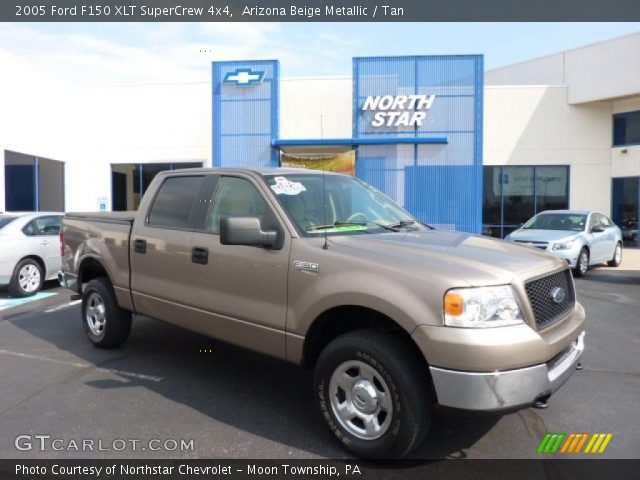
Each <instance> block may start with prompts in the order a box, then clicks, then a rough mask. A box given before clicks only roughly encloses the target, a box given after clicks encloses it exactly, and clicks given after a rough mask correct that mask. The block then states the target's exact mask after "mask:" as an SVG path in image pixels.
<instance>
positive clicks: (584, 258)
mask: <svg viewBox="0 0 640 480" xmlns="http://www.w3.org/2000/svg"><path fill="white" fill-rule="evenodd" d="M588 270H589V250H587V248H586V247H582V250H580V254H578V261H577V262H576V266H575V267H574V269H573V273H574V275H575V276H576V277H584V276H585V275H586V274H587V271H588Z"/></svg>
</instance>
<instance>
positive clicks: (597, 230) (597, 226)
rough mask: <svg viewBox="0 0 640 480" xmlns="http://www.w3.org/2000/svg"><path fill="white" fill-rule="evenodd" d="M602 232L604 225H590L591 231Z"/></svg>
mask: <svg viewBox="0 0 640 480" xmlns="http://www.w3.org/2000/svg"><path fill="white" fill-rule="evenodd" d="M602 232H604V227H603V226H602V225H594V226H593V227H591V233H602Z"/></svg>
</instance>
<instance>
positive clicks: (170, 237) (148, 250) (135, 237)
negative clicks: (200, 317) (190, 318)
mask: <svg viewBox="0 0 640 480" xmlns="http://www.w3.org/2000/svg"><path fill="white" fill-rule="evenodd" d="M204 179H205V176H204V175H194V174H190V175H172V176H167V177H166V178H164V179H162V182H161V183H160V185H159V187H158V189H157V190H156V194H155V196H154V198H153V199H151V201H150V203H149V204H148V205H149V206H148V209H147V211H146V215H145V216H144V217H141V216H139V217H138V218H137V219H136V221H135V222H134V226H133V230H132V232H131V244H130V246H129V249H130V250H129V252H130V259H131V295H132V298H133V302H134V306H135V309H136V311H137V312H138V313H141V314H143V315H148V316H150V317H153V318H157V319H160V320H165V321H168V322H172V323H177V324H180V322H179V320H180V319H181V318H182V317H183V316H184V314H185V308H186V303H187V301H188V283H189V282H188V277H189V269H190V262H191V236H192V232H193V228H194V225H195V221H196V220H195V219H196V217H197V212H198V210H199V206H200V203H201V202H200V197H199V195H200V189H201V188H203V183H204ZM143 204H144V205H146V203H143ZM140 208H141V209H142V208H143V205H141V207H140Z"/></svg>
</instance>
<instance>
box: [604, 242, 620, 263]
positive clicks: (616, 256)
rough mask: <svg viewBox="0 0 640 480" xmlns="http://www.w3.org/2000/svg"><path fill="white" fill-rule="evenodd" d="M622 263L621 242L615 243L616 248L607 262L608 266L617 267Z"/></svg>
mask: <svg viewBox="0 0 640 480" xmlns="http://www.w3.org/2000/svg"><path fill="white" fill-rule="evenodd" d="M621 263H622V243H620V242H618V243H616V248H615V250H614V251H613V258H612V259H611V260H609V261H608V262H607V265H609V266H610V267H619V266H620V264H621Z"/></svg>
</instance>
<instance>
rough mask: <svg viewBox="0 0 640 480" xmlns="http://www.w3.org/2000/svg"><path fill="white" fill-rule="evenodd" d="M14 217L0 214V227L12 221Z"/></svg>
mask: <svg viewBox="0 0 640 480" xmlns="http://www.w3.org/2000/svg"><path fill="white" fill-rule="evenodd" d="M16 218H18V217H14V216H11V215H0V228H3V227H4V226H5V225H8V224H9V223H11V222H13V221H14V220H15V219H16Z"/></svg>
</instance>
